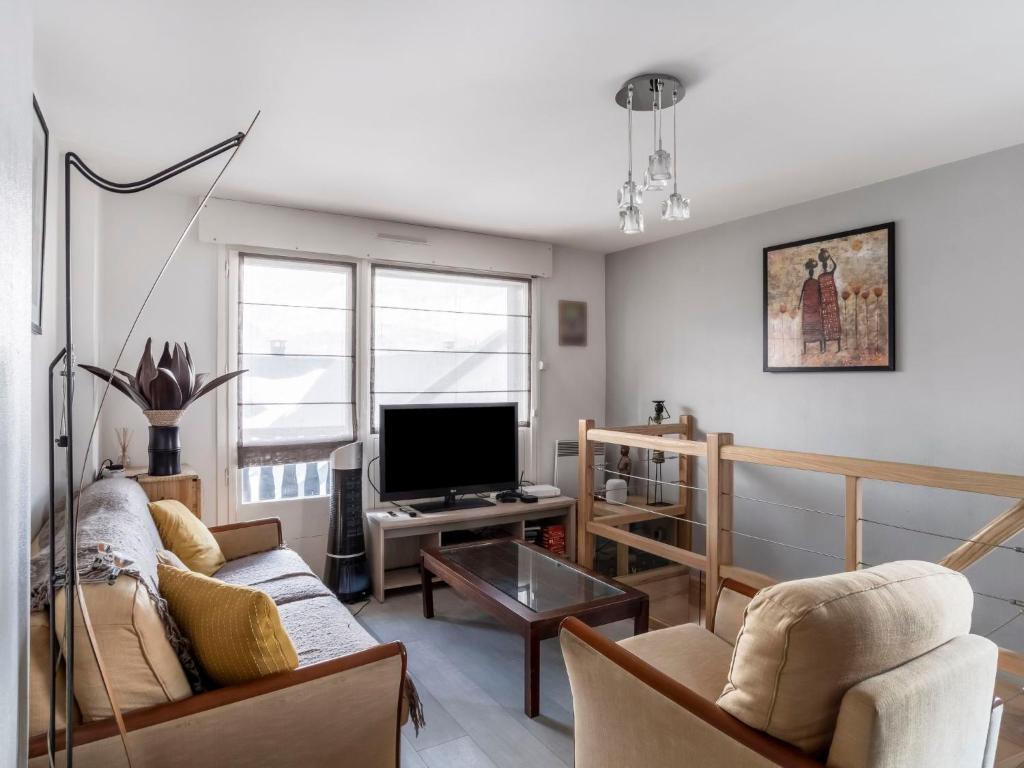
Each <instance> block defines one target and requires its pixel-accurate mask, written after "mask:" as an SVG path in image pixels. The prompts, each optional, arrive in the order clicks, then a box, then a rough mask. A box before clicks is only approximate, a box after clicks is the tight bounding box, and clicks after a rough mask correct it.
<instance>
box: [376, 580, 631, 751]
mask: <svg viewBox="0 0 1024 768" xmlns="http://www.w3.org/2000/svg"><path fill="white" fill-rule="evenodd" d="M420 600H421V598H420V593H419V591H418V590H412V591H407V592H403V593H398V594H394V593H392V595H390V596H389V597H388V599H387V601H386V602H384V603H377V602H376V601H371V602H370V604H369V605H367V606H366V607H365V608H364V609H363V610H362V611H361V612H360V613H359V621H361V622H362V623H363V625H364V626H365V627H366V628H367V629H368V630H369V631H370V632H372V633H373V634H374V635H375V636H376V637H377V638H378V639H379V640H381V641H383V642H388V641H391V640H401V641H402V642H403V643H405V646H406V649H407V651H408V654H409V671H410V672H411V674H412V677H413V679H414V680H415V682H416V687H417V688H418V690H419V692H420V696H421V697H422V699H423V706H424V711H425V715H426V719H427V725H426V727H425V728H424V729H423V730H422V731H420V734H419V736H416V735H415V733H414V732H413V728H412V725H411V724H407V725H406V726H405V728H404V729H403V735H402V739H403V740H402V766H403V768H520V767H522V768H564V766H571V765H572V764H573V745H572V695H571V693H570V691H569V680H568V678H567V677H566V674H565V665H564V664H563V662H562V654H561V650H560V649H559V647H558V640H557V639H553V640H545V641H544V642H543V643H542V644H541V679H540V697H541V698H540V715H539V716H538V717H535V718H533V719H532V720H531V719H530V718H528V717H527V716H526V715H525V714H523V644H522V640H521V639H520V637H519V636H518V635H516V634H513V633H512V632H510V631H509V630H507V629H505V628H504V627H503V626H501V625H500V624H498V622H497V621H495V620H494V619H492V618H491V617H490V616H488V615H487V614H485V613H483V612H482V611H481V610H480V609H478V608H477V607H476V606H474V605H472V604H471V603H469V602H467V601H465V600H463V599H462V598H460V597H459V596H458V595H456V594H455V593H454V592H453V591H452V590H450V589H448V588H446V587H438V588H435V592H434V610H435V617H434V618H433V619H424V618H423V611H422V606H421V602H420ZM602 631H603V632H605V633H606V634H607V635H608V636H609V637H613V638H615V639H620V638H623V637H628V636H629V635H630V634H632V621H623V622H618V623H616V624H609V625H608V626H607V627H603V628H602Z"/></svg>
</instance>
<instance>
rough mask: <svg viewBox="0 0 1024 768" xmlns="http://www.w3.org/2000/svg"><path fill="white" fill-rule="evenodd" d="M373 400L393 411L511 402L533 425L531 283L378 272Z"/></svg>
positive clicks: (376, 407)
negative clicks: (413, 405)
mask: <svg viewBox="0 0 1024 768" xmlns="http://www.w3.org/2000/svg"><path fill="white" fill-rule="evenodd" d="M372 284H373V307H372V311H373V322H372V329H373V337H372V341H371V358H372V359H371V374H370V396H371V413H372V428H373V430H374V431H376V429H377V426H378V418H379V406H380V405H390V404H395V403H473V402H477V403H479V402H507V401H515V402H517V403H518V404H519V417H520V424H521V425H522V426H527V425H528V424H529V417H530V283H529V281H528V280H519V279H511V278H497V277H483V276H478V275H469V274H461V273H451V272H437V271H430V270H423V269H407V268H396V267H382V266H375V267H374V268H373V278H372Z"/></svg>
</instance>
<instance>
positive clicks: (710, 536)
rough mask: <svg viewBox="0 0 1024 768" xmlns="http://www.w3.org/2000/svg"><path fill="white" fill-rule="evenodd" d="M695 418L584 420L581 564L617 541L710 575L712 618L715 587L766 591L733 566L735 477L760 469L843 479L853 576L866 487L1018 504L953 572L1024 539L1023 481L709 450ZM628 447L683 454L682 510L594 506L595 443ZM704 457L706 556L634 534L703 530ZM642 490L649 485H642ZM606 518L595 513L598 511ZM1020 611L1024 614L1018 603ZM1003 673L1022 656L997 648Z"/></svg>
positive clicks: (760, 579)
mask: <svg viewBox="0 0 1024 768" xmlns="http://www.w3.org/2000/svg"><path fill="white" fill-rule="evenodd" d="M693 435H694V423H693V417H692V416H683V417H682V418H681V419H680V420H679V422H678V423H674V424H657V425H650V426H636V427H615V428H605V429H599V428H597V427H596V426H595V424H594V422H593V421H592V420H586V421H580V426H579V442H580V454H579V455H580V470H579V495H580V498H579V502H578V504H577V510H578V515H579V520H578V523H577V527H576V529H577V536H578V545H577V553H578V557H579V559H580V562H581V563H582V564H583V565H585V566H587V567H592V566H593V557H594V547H595V543H596V538H597V537H599V536H600V537H602V538H605V539H609V540H611V541H614V542H616V544H617V545H619V547H620V548H622V547H632V548H634V549H637V550H640V551H643V552H648V553H650V554H653V555H656V556H658V557H662V558H664V559H665V560H668V561H670V562H672V563H677V564H679V565H683V566H687V567H689V568H695V569H697V570H700V571H703V572H704V573H705V574H706V576H707V578H706V585H705V606H706V607H705V615H707V616H713V615H714V611H715V603H716V601H717V598H718V588H719V585H720V584H721V582H722V580H723V579H727V578H732V579H736V580H738V581H742V582H745V583H747V584H750V585H751V586H754V587H758V588H761V587H765V586H768V585H770V584H773V583H775V581H776V580H775V579H773V578H772V577H771V576H768V575H766V574H763V573H759V572H756V571H752V570H749V569H746V568H742V567H740V566H737V565H736V564H735V563H734V562H733V499H734V491H733V471H734V468H735V466H736V465H737V464H756V465H762V466H769V467H782V468H786V469H799V470H805V471H809V472H817V473H823V474H829V475H838V476H841V477H844V478H845V500H844V502H845V503H844V510H845V512H844V515H845V526H844V553H843V557H842V560H843V562H844V564H845V569H846V570H848V571H852V570H856V569H857V568H858V567H860V565H861V564H863V562H864V559H863V550H864V543H863V525H864V514H863V498H864V482H863V481H865V480H878V481H884V482H891V483H899V484H902V485H910V486H923V487H928V488H941V489H946V490H953V491H966V492H970V493H977V494H984V495H988V496H997V497H1005V498H1010V499H1014V500H1015V503H1014V504H1013V506H1011V507H1010V508H1009V509H1007V510H1006V511H1005V512H1003V513H1002V514H1000V515H999V516H998V517H996V518H994V519H993V520H991V521H990V522H989V523H987V524H986V525H985V526H984V527H983V528H981V529H980V530H979V531H977V532H976V533H975V534H973V535H971V536H969V537H966V538H965V539H964V540H963V543H962V544H961V545H960V546H958V547H957V548H956V549H954V550H953V551H952V552H950V553H949V554H948V555H946V556H945V557H944V558H942V559H941V560H940V561H939V562H940V563H941V564H942V565H945V566H946V567H948V568H952V569H954V570H957V571H963V570H964V569H966V568H967V567H968V566H970V565H973V564H975V563H977V562H978V561H979V560H981V559H982V558H984V557H986V556H987V555H988V554H990V553H991V552H993V551H994V550H995V549H997V548H1000V547H1003V546H1004V545H1005V544H1006V542H1008V541H1009V540H1010V539H1011V538H1012V537H1013V536H1015V535H1017V534H1018V533H1020V532H1021V531H1024V476H1020V475H1005V474H993V473H989V472H977V471H972V470H964V469H946V468H942V467H929V466H922V465H917V464H903V463H899V462H890V461H875V460H871V459H857V458H849V457H845V456H828V455H824V454H818V453H801V452H797V451H782V450H775V449H771V448H755V447H751V446H743V445H734V444H733V436H732V434H730V433H722V432H719V433H711V434H708V435H707V439H706V441H704V442H701V441H696V440H694V439H693ZM595 442H601V443H606V444H608V445H626V446H630V447H632V448H644V449H648V450H654V451H663V452H666V453H675V454H678V456H679V482H678V484H677V486H678V488H679V494H680V495H679V499H680V501H679V504H678V505H675V506H672V507H668V508H661V509H658V510H649V509H644V508H643V505H636V504H633V505H630V504H626V505H620V504H609V503H608V502H605V501H602V500H600V499H595V493H596V489H595V487H594V473H593V466H594V461H593V443H595ZM697 457H703V458H705V459H706V460H707V488H706V491H707V493H706V515H705V523H704V525H706V531H707V535H706V553H705V554H701V553H698V552H694V551H692V549H691V542H692V538H691V537H690V536H686V537H685V539H681V540H680V541H679V542H677V544H676V545H672V544H668V543H665V542H660V541H655V540H653V539H651V538H648V537H645V536H642V535H640V534H638V533H634V532H632V531H630V530H629V525H630V524H631V523H635V522H642V521H645V520H653V519H659V518H665V517H677V518H678V519H679V520H680V521H684V520H685V521H689V523H688V524H687V525H685V526H683V527H685V528H686V529H687V531H689V529H690V527H691V526H692V525H694V524H697V523H696V522H695V521H693V519H692V509H693V507H692V490H693V480H692V477H693V469H694V467H693V462H694V459H695V458H697ZM639 479H640V481H641V482H644V480H645V478H639ZM596 512H597V513H600V514H595V513H596ZM1019 607H1024V603H1021V604H1020V606H1019ZM1000 668H1001V669H1002V670H1003V671H1005V672H1009V673H1010V674H1013V675H1015V676H1018V677H1024V654H1020V653H1017V652H1015V651H1012V650H1009V649H1001V650H1000Z"/></svg>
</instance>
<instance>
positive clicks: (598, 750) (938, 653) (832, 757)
mask: <svg viewBox="0 0 1024 768" xmlns="http://www.w3.org/2000/svg"><path fill="white" fill-rule="evenodd" d="M892 565H895V566H900V567H902V566H903V564H892ZM913 565H914V566H915V567H916V568H917V569H918V570H919V571H925V572H927V573H926V575H927V578H920V579H919V578H918V577H917V576H915V577H914V578H911V579H909V580H907V581H904V582H902V583H900V584H899V588H898V589H896V590H894V592H895V594H893V593H892V592H890V593H886V592H885V589H884V588H882V589H876V588H875V587H873V586H869V587H867V588H865V589H864V590H863V591H858V590H849V591H848V592H847V593H846V594H844V595H842V596H840V597H837V596H836V593H835V592H834V588H835V585H836V581H835V580H834V579H835V577H824V578H825V579H833V582H831V584H828V585H826V586H824V587H821V586H819V585H818V584H816V583H815V582H817V581H818V580H815V579H807V580H803V581H802V582H791V583H790V584H793V585H798V587H797V589H796V590H790V591H789V592H788V593H787V592H780V591H779V588H780V587H781V586H783V585H778V586H776V587H772V588H769V590H767V591H766V593H764V594H762V595H761V596H759V597H757V598H756V600H754V598H755V595H756V593H755V591H754V590H753V589H751V588H749V587H746V586H745V585H742V584H739V583H737V582H734V581H729V580H727V581H726V582H725V584H724V585H723V588H722V591H721V593H720V599H719V601H718V606H717V611H716V615H715V616H714V621H713V623H712V625H711V628H710V629H703V628H701V627H699V626H697V625H694V624H688V625H683V626H677V627H672V628H668V629H664V630H659V631H655V632H650V633H648V634H645V635H639V636H637V637H633V638H629V639H627V640H623V641H621V642H619V643H614V642H612V641H610V640H608V639H607V638H605V637H604V636H603V635H601V634H599V633H598V632H596V631H594V630H593V629H591V628H589V627H587V626H586V625H584V624H582V623H581V622H579V621H576V620H574V619H568V620H566V621H565V622H564V623H563V626H562V631H561V636H560V638H561V645H562V651H563V654H564V657H565V661H566V667H567V669H568V673H569V680H570V684H571V687H572V695H573V709H574V714H575V744H576V765H577V766H581V768H623V767H624V766H637V767H638V768H639V767H640V766H642V767H643V768H683V767H685V768H734V767H736V766H752V767H761V766H787V767H792V768H821V766H829V767H830V768H990V767H991V766H992V764H993V762H994V755H995V744H996V740H997V734H998V729H999V721H1000V715H1001V704H1000V703H999V702H998V700H995V701H994V700H993V688H994V678H995V673H996V664H997V650H996V647H995V646H994V644H992V643H991V642H989V641H988V640H985V639H984V638H981V637H978V636H975V635H970V634H968V633H967V632H966V631H963V628H964V627H967V628H969V626H970V624H969V621H970V604H971V598H972V595H971V593H970V591H969V589H970V588H969V586H968V587H966V590H967V591H966V593H965V591H964V590H965V587H964V585H963V584H959V583H955V578H959V579H963V577H962V576H960V575H957V576H956V577H948V576H947V575H946V574H943V573H938V572H935V573H934V574H933V573H932V569H936V568H938V566H931V567H930V568H925V567H923V566H924V564H913ZM896 570H899V569H896ZM941 570H942V571H945V569H941ZM858 573H861V574H863V573H865V572H863V571H862V572H858ZM948 573H950V574H952V573H953V572H948ZM933 575H934V577H935V578H934V579H932V576H933ZM864 578H869V577H867V576H865V577H864ZM928 579H932V585H933V588H932V590H931V594H930V595H928V596H927V598H923V597H922V596H921V594H920V593H921V592H922V591H923V589H921V588H920V587H921V585H923V584H924V583H925V582H926V581H927V580H928ZM840 581H842V580H840ZM963 583H964V584H965V583H966V580H965V579H963ZM817 589H821V590H823V591H822V593H821V594H820V595H816V592H815V590H817ZM772 590H775V592H772ZM801 590H802V592H801ZM830 590H833V591H832V592H830ZM794 592H796V593H797V597H796V598H793V594H794ZM847 598H850V599H847ZM852 601H861V603H862V604H861V605H860V606H858V607H857V608H856V609H849V606H848V605H847V604H849V603H850V602H852ZM871 601H874V602H871ZM799 602H802V604H803V605H802V606H800V607H794V606H796V605H797V603H799ZM865 604H866V607H865ZM844 605H846V609H844ZM936 606H945V610H946V611H948V614H946V615H942V612H941V611H937V610H936ZM865 610H866V611H868V612H870V613H871V615H870V616H869V617H868V618H867V619H865V618H864V616H865V614H864V612H863V611H865ZM965 611H966V615H965ZM823 612H824V614H825V615H824V616H820V615H819V617H818V618H819V619H821V620H820V621H819V623H818V624H817V625H816V626H811V625H813V621H811V620H804V619H803V617H804V616H808V615H813V614H814V613H817V614H822V613H823ZM758 622H760V624H758ZM780 624H782V625H785V626H782V627H780ZM755 625H757V626H755ZM901 625H902V626H901ZM858 627H860V629H859V628H858ZM836 629H840V630H841V634H836V632H835V630H836ZM876 630H877V631H876ZM800 631H803V633H804V634H803V637H801V636H800V634H799V633H800ZM772 633H775V634H776V635H777V636H776V637H775V638H774V639H770V638H768V637H767V636H768V635H770V634H772ZM944 635H952V637H951V638H950V639H948V640H947V639H945V638H944ZM779 638H782V645H781V646H780V647H779V648H778V649H775V650H773V649H772V648H770V647H769V644H770V643H771V642H775V641H776V640H778V639H779ZM918 641H920V642H918ZM933 641H937V642H938V644H937V645H936V647H934V648H930V649H929V650H927V651H923V652H919V651H922V649H923V648H927V647H928V646H929V645H930V644H932V642H933ZM915 642H917V645H915ZM921 643H924V644H923V645H922V644H921ZM869 652H871V653H874V654H876V656H878V657H880V658H877V659H876V660H877V661H879V662H880V664H881V667H882V669H883V670H884V671H881V672H880V673H878V674H874V675H871V676H869V677H867V678H866V679H861V680H859V681H856V682H853V681H854V680H856V677H854V678H852V679H849V680H848V681H849V682H853V684H852V685H847V682H844V678H843V673H842V672H841V671H837V670H849V669H864V668H865V667H864V666H863V665H860V666H858V664H860V662H861V660H862V659H861V657H862V656H864V655H866V654H867V653H869ZM892 654H909V655H910V658H908V659H907V660H906V661H905V662H903V663H899V664H896V665H895V666H893V667H892V668H887V666H888V664H889V663H890V658H891V656H892ZM787 686H788V689H787ZM759 689H760V690H759ZM762 694H763V696H764V702H765V703H766V705H767V709H766V710H765V711H764V712H762V713H759V712H758V702H757V698H758V696H759V695H762ZM727 708H728V711H727ZM830 708H831V709H832V710H833V711H832V713H831V714H829V713H828V710H829V709H830ZM836 711H837V712H838V716H837V717H836V715H835V712H836ZM734 714H738V715H740V716H742V717H743V718H744V720H747V721H749V722H744V720H741V719H739V717H737V716H734ZM765 715H766V717H765ZM787 720H788V722H785V721H787ZM751 723H754V724H755V725H756V726H758V727H754V726H752V725H751ZM823 723H824V726H823V725H822V724H823ZM808 724H810V727H807V726H808ZM822 727H825V728H826V729H827V730H826V731H825V733H826V734H827V735H825V736H824V737H823V736H822V732H821V731H820V729H821V728H822ZM772 732H774V733H776V734H779V733H782V734H785V736H786V738H785V739H783V738H779V737H777V735H772ZM821 738H824V739H825V741H824V743H822V742H820V741H817V739H821ZM798 745H803V747H801V746H798Z"/></svg>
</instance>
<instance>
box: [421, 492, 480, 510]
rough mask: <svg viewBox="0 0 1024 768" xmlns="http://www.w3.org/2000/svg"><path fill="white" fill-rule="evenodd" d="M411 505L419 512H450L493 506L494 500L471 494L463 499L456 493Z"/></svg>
mask: <svg viewBox="0 0 1024 768" xmlns="http://www.w3.org/2000/svg"><path fill="white" fill-rule="evenodd" d="M409 506H410V507H412V508H413V509H415V510H416V511H417V512H423V513H424V514H429V513H431V512H448V511H450V510H453V509H476V508H478V507H493V506H494V502H493V501H487V499H481V498H480V497H479V496H469V497H467V498H463V499H457V498H455V496H454V495H451V494H449V495H448V496H445V497H444V499H442V500H441V501H424V502H423V503H421V504H410V505H409Z"/></svg>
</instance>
